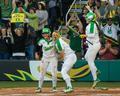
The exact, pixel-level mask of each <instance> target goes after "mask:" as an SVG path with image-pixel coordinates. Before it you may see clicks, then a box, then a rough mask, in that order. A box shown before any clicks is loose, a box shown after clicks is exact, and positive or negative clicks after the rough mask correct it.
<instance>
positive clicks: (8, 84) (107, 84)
mask: <svg viewBox="0 0 120 96" xmlns="http://www.w3.org/2000/svg"><path fill="white" fill-rule="evenodd" d="M72 84H73V86H74V87H91V85H92V82H72ZM98 86H99V87H110V88H118V87H119V88H120V82H100V83H99V84H98ZM17 87H37V82H33V81H31V82H29V81H16V82H12V81H0V88H17ZM44 87H51V82H44ZM58 87H65V83H64V82H58Z"/></svg>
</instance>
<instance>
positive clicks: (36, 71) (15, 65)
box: [0, 60, 120, 81]
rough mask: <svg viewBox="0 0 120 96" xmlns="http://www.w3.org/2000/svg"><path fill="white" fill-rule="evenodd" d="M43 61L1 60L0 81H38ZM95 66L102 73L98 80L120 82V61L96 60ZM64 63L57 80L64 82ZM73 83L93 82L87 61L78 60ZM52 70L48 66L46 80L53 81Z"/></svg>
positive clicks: (73, 69)
mask: <svg viewBox="0 0 120 96" xmlns="http://www.w3.org/2000/svg"><path fill="white" fill-rule="evenodd" d="M40 64H41V61H27V60H1V61H0V80H1V81H6V80H7V81H8V80H9V81H36V80H39V76H40ZM95 64H96V66H97V68H98V70H99V71H100V73H101V74H100V75H98V78H99V79H100V80H101V81H120V74H118V73H120V70H119V68H120V60H96V61H95ZM61 67H62V62H59V64H58V68H57V69H58V72H57V79H58V81H62V80H63V78H62V75H61ZM69 74H70V77H71V80H72V81H93V78H92V75H91V71H90V69H89V65H88V64H87V62H86V61H85V60H78V61H77V62H76V63H75V65H74V66H73V68H72V69H71V70H70V71H69ZM51 78H52V76H51V69H50V67H49V66H48V69H47V72H46V74H45V80H47V81H49V80H51Z"/></svg>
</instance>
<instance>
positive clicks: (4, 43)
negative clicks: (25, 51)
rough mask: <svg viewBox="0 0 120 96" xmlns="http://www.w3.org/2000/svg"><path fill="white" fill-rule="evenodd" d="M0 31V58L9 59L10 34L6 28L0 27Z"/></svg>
mask: <svg viewBox="0 0 120 96" xmlns="http://www.w3.org/2000/svg"><path fill="white" fill-rule="evenodd" d="M0 31H1V32H0V59H2V60H4V59H10V56H11V54H10V53H11V52H10V51H11V50H10V49H11V43H12V39H11V36H10V35H9V34H8V32H7V29H6V28H2V29H1V30H0Z"/></svg>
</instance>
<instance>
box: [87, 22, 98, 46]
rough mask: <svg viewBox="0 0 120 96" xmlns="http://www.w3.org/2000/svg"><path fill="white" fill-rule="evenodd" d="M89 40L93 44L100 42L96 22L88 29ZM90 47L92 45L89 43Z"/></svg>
mask: <svg viewBox="0 0 120 96" xmlns="http://www.w3.org/2000/svg"><path fill="white" fill-rule="evenodd" d="M86 35H87V38H86V39H87V40H88V41H90V42H91V43H92V44H94V43H98V42H99V33H98V29H97V26H96V23H95V22H90V23H89V24H88V25H87V27H86ZM87 43H88V46H89V45H90V44H89V42H87Z"/></svg>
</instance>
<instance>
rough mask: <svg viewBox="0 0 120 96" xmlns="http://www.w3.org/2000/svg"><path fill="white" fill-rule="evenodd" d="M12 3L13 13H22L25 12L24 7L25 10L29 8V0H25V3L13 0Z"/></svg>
mask: <svg viewBox="0 0 120 96" xmlns="http://www.w3.org/2000/svg"><path fill="white" fill-rule="evenodd" d="M12 4H13V11H12V13H21V12H23V10H22V8H23V9H24V10H27V6H28V0H25V4H24V3H23V2H22V1H20V0H13V2H12Z"/></svg>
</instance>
